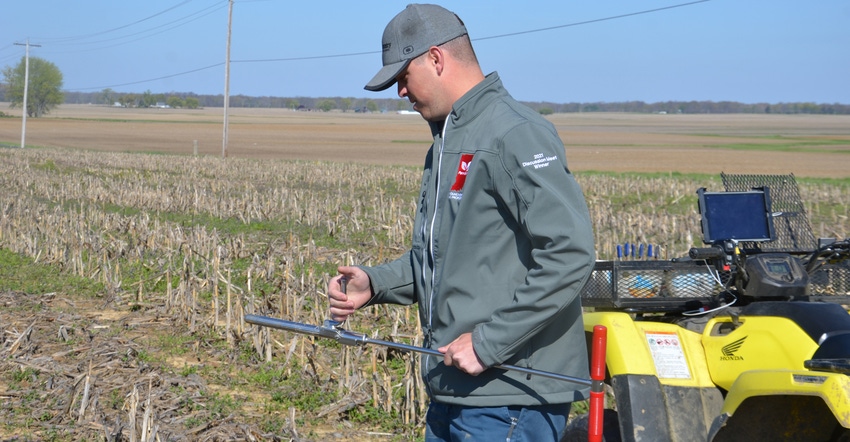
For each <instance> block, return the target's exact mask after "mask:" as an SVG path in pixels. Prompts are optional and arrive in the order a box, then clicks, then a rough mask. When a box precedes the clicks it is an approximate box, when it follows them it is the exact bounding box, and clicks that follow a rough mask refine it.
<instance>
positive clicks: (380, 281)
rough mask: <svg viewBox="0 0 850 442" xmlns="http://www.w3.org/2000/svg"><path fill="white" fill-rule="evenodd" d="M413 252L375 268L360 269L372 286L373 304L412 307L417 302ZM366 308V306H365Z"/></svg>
mask: <svg viewBox="0 0 850 442" xmlns="http://www.w3.org/2000/svg"><path fill="white" fill-rule="evenodd" d="M412 253H413V251H412V250H408V251H407V253H405V254H403V255H401V256H400V257H398V258H397V259H396V260H394V261H391V262H388V263H386V264H382V265H379V266H375V267H360V268H361V269H362V270H363V271H364V272H366V274H367V275H369V281H370V282H371V284H372V299H371V300H370V301H369V302H368V303H366V305H371V304H402V305H410V304H413V303H414V302H415V301H416V296H415V293H414V284H413V256H412ZM364 307H365V306H364Z"/></svg>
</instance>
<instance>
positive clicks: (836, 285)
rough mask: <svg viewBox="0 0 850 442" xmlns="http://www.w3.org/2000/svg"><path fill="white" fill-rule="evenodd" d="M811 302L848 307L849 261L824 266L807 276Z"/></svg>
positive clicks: (849, 301)
mask: <svg viewBox="0 0 850 442" xmlns="http://www.w3.org/2000/svg"><path fill="white" fill-rule="evenodd" d="M809 286H810V287H811V295H810V296H809V299H810V300H812V301H824V302H834V303H837V304H846V305H850V260H844V261H842V262H839V263H832V264H826V265H824V266H823V267H821V268H819V269H818V270H817V271H816V272H814V273H813V274H811V275H809Z"/></svg>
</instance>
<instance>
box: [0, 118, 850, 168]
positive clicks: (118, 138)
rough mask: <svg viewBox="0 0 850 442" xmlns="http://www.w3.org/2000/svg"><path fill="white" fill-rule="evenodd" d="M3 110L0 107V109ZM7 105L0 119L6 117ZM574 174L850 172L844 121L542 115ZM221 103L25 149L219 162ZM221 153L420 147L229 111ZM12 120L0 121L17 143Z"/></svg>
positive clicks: (386, 155)
mask: <svg viewBox="0 0 850 442" xmlns="http://www.w3.org/2000/svg"><path fill="white" fill-rule="evenodd" d="M0 106H2V104H0ZM15 112H16V110H11V111H9V112H7V113H9V114H12V115H15ZM549 119H550V120H551V121H552V122H553V123H554V124H555V126H556V127H557V129H558V131H559V133H560V134H561V137H562V139H563V140H564V142H565V144H566V148H567V151H568V159H569V162H570V165H571V168H572V169H573V170H574V171H576V172H580V171H591V170H593V171H607V172H682V173H706V174H712V175H717V174H719V173H720V172H727V173H758V174H787V173H793V174H795V175H796V176H798V177H819V178H847V177H850V167H846V165H847V164H850V156H848V155H850V115H802V114H800V115H740V114H735V115H672V114H668V115H642V114H608V113H586V114H556V115H552V116H550V117H549ZM222 120H223V110H222V109H221V108H211V109H199V110H180V109H125V108H113V107H103V106H86V105H64V106H60V107H59V108H57V109H56V110H55V111H53V112H52V113H51V114H50V115H49V116H48V117H47V118H40V119H32V118H31V119H28V120H27V144H28V145H30V146H47V147H70V148H76V149H91V150H101V151H112V152H162V153H175V154H186V155H190V154H192V153H193V152H194V143H195V141H197V143H198V152H199V154H202V155H213V156H221V155H222V137H223V125H222ZM229 120H230V125H229V134H228V139H229V143H228V149H227V155H228V156H229V157H235V158H254V159H284V160H293V159H301V160H317V161H341V162H357V163H368V164H384V165H387V164H395V165H413V166H418V165H420V164H421V162H422V158H423V157H424V153H425V150H426V149H427V147H428V145H429V144H430V141H429V140H430V136H429V133H428V130H427V126H426V125H425V124H424V122H423V121H422V119H421V118H420V117H418V116H417V115H398V114H394V113H387V114H358V113H340V112H330V113H322V112H295V111H291V110H286V109H245V108H234V109H231V111H230V116H229ZM20 131H21V126H20V120H19V119H12V118H4V119H0V142H2V143H15V144H19V140H20Z"/></svg>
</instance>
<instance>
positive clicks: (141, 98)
mask: <svg viewBox="0 0 850 442" xmlns="http://www.w3.org/2000/svg"><path fill="white" fill-rule="evenodd" d="M4 98H5V87H4V85H3V84H0V101H6V100H5V99H4ZM65 103H68V104H101V105H110V106H112V105H116V104H118V105H121V106H126V107H153V106H154V105H157V104H167V105H169V106H170V107H188V108H193V107H223V106H224V96H223V95H221V94H219V95H198V94H194V93H185V92H170V93H153V92H151V91H145V92H143V93H126V92H116V91H113V90H111V89H104V90H102V91H99V92H67V91H66V92H65ZM525 104H527V105H528V106H530V107H531V108H533V109H535V110H537V111H538V112H540V113H543V114H548V113H566V112H631V113H668V114H675V113H682V114H845V115H846V114H850V104H839V103H831V104H828V103H739V102H735V101H665V102H657V103H646V102H643V101H626V102H612V103H605V102H596V103H551V102H525ZM229 105H230V106H231V107H256V108H289V109H296V110H315V111H326V112H327V111H331V110H337V111H345V112H380V111H391V112H394V111H398V110H409V109H410V103H408V101H407V100H403V99H391V98H372V99H370V98H353V97H321V98H315V97H269V96H265V97H252V96H246V95H233V96H231V97H230V103H229Z"/></svg>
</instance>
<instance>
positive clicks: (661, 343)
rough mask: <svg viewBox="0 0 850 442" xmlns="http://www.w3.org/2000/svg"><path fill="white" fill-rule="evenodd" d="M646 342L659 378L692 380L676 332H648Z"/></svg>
mask: <svg viewBox="0 0 850 442" xmlns="http://www.w3.org/2000/svg"><path fill="white" fill-rule="evenodd" d="M646 340H647V342H648V343H649V351H650V353H652V360H653V362H655V372H656V373H658V377H659V378H668V379H690V378H691V371H690V369H689V368H688V361H687V360H686V359H685V351H684V350H682V343H681V341H680V340H679V335H677V334H676V333H674V332H646Z"/></svg>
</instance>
